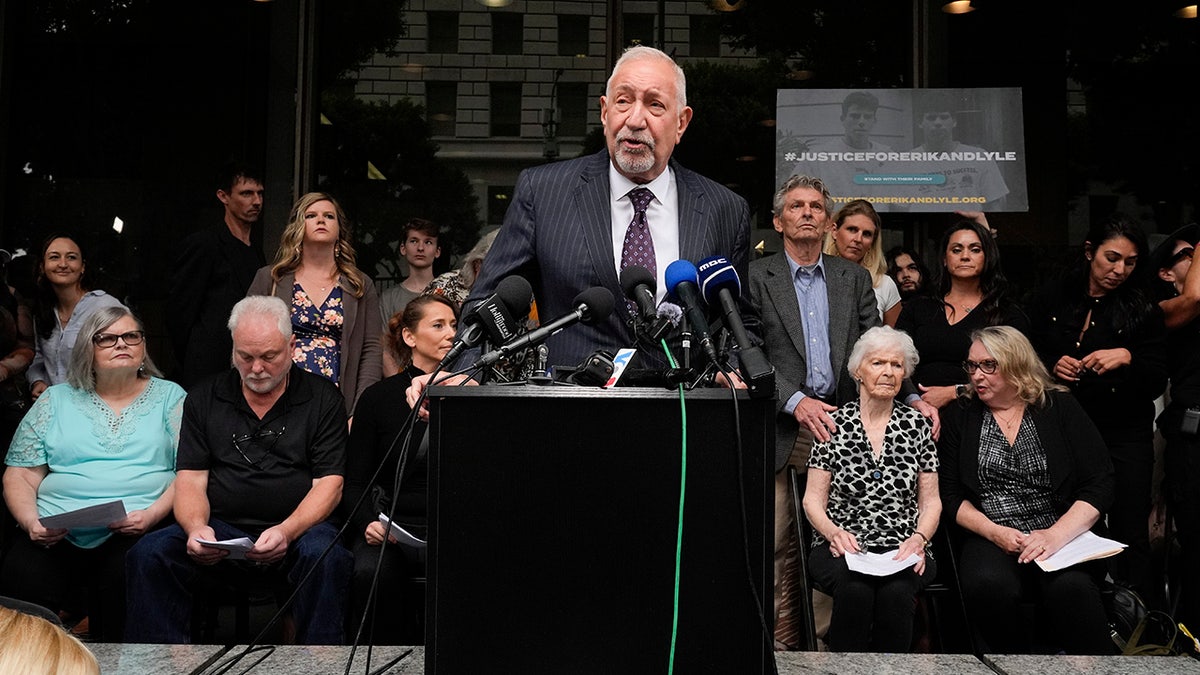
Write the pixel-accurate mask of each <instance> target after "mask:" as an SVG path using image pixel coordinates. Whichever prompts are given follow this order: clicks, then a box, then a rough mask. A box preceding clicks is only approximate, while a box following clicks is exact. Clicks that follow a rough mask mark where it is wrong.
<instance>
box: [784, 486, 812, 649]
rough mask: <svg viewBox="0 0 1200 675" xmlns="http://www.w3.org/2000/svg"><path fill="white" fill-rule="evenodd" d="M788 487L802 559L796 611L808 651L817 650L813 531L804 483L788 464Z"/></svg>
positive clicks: (798, 547)
mask: <svg viewBox="0 0 1200 675" xmlns="http://www.w3.org/2000/svg"><path fill="white" fill-rule="evenodd" d="M787 472H788V488H789V489H790V490H791V492H792V516H793V521H794V522H793V523H792V526H793V528H794V530H795V533H796V548H797V549H798V552H797V555H798V556H799V560H800V579H801V582H800V588H801V591H800V593H797V595H798V596H799V597H798V598H796V611H797V612H799V613H800V618H801V620H802V624H803V630H802V636H803V638H804V649H805V650H806V651H810V652H815V651H817V624H816V621H815V620H814V619H813V604H812V592H813V584H812V579H811V577H809V575H808V551H809V547H810V546H811V545H812V532H811V530H810V529H809V524H808V517H807V516H805V515H804V505H803V501H804V487H805V486H804V484H803V483H802V482H801V479H800V472H799V471H797V470H796V467H794V466H791V465H788V468H787Z"/></svg>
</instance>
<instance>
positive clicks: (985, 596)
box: [958, 532, 1123, 654]
mask: <svg viewBox="0 0 1200 675" xmlns="http://www.w3.org/2000/svg"><path fill="white" fill-rule="evenodd" d="M963 536H964V539H963V543H962V553H961V554H960V556H959V559H958V568H959V569H958V576H959V583H960V584H961V588H962V594H963V600H964V601H965V602H966V605H967V614H968V616H970V618H971V619H972V620H973V621H974V622H975V625H976V627H977V628H978V630H979V634H980V637H981V638H982V639H983V641H984V642H985V643H986V646H985V647H984V651H985V652H990V653H996V654H1029V653H1034V652H1035V647H1036V645H1046V646H1048V647H1049V648H1050V649H1053V650H1057V649H1062V650H1065V651H1066V652H1067V653H1068V654H1112V653H1113V652H1114V651H1115V650H1116V647H1115V645H1114V644H1113V642H1112V639H1111V638H1110V637H1109V634H1108V619H1107V615H1106V614H1105V611H1104V603H1103V601H1102V600H1101V597H1100V585H1101V583H1102V582H1103V579H1104V574H1105V565H1104V561H1102V560H1101V561H1093V562H1090V563H1081V564H1079V565H1073V566H1071V567H1068V568H1066V569H1064V570H1059V571H1057V572H1043V571H1042V569H1041V568H1040V567H1038V566H1037V564H1036V563H1025V564H1021V563H1018V562H1017V557H1016V556H1013V555H1009V554H1007V553H1005V552H1004V551H1002V550H1001V549H1000V547H998V546H996V545H995V544H993V543H992V542H990V541H988V540H986V539H984V538H982V537H979V536H977V535H975V534H972V533H969V532H967V533H964V535H963ZM1122 555H1123V554H1122ZM1026 599H1034V600H1036V601H1037V604H1038V614H1037V616H1038V617H1045V618H1046V619H1048V620H1047V621H1044V622H1043V621H1038V622H1036V623H1037V626H1038V629H1039V630H1041V632H1040V633H1039V634H1036V635H1034V636H1032V637H1033V638H1034V639H1031V636H1030V631H1029V626H1028V625H1027V623H1028V622H1027V620H1026V619H1025V618H1024V617H1022V616H1021V603H1022V602H1025V601H1026Z"/></svg>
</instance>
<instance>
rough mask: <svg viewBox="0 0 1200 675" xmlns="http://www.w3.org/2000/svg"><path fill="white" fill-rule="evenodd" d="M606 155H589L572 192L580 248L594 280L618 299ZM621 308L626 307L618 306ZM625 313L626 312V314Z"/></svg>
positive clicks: (606, 153)
mask: <svg viewBox="0 0 1200 675" xmlns="http://www.w3.org/2000/svg"><path fill="white" fill-rule="evenodd" d="M609 192H610V188H609V184H608V152H607V151H602V152H599V153H597V154H595V155H592V161H590V162H588V163H587V165H586V166H585V167H584V169H583V171H582V172H580V174H579V182H578V185H577V187H576V189H575V194H574V198H575V207H576V210H577V212H578V213H577V215H578V218H579V222H580V223H582V230H583V239H584V241H583V244H584V246H585V247H586V249H587V253H588V258H589V259H590V261H591V264H592V268H593V270H594V272H595V275H596V276H595V278H597V279H599V280H600V281H601V283H602V284H603V285H604V286H605V287H606V288H608V289H609V290H611V291H612V292H613V293H614V295H615V296H616V297H617V298H621V297H624V293H623V292H622V291H621V284H620V282H619V281H618V280H617V271H616V268H615V266H614V265H613V260H615V253H614V252H613V244H612V206H611V204H610V203H609V199H610V196H609ZM617 304H618V305H624V304H625V303H617ZM626 313H627V311H626Z"/></svg>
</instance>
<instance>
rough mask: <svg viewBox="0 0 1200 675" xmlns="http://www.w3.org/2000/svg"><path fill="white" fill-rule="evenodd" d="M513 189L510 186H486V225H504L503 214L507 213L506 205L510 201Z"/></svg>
mask: <svg viewBox="0 0 1200 675" xmlns="http://www.w3.org/2000/svg"><path fill="white" fill-rule="evenodd" d="M513 189H514V188H513V186H512V185H489V186H488V189H487V214H488V220H487V221H488V225H501V224H503V223H504V214H505V213H507V212H508V205H509V203H510V202H511V201H512V194H513Z"/></svg>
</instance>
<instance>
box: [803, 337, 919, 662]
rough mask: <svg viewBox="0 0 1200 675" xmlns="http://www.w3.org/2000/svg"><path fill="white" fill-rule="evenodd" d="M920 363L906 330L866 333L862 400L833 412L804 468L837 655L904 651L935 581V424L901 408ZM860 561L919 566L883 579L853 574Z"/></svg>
mask: <svg viewBox="0 0 1200 675" xmlns="http://www.w3.org/2000/svg"><path fill="white" fill-rule="evenodd" d="M917 360H918V357H917V350H916V347H914V346H913V341H912V338H910V337H909V336H908V335H907V334H906V333H904V332H903V331H897V330H894V329H892V328H889V327H887V326H880V327H877V328H872V329H870V330H868V331H867V332H865V333H863V335H862V337H861V338H859V340H858V342H857V343H855V345H854V349H853V350H851V352H850V358H849V360H848V363H847V368H848V369H849V371H850V374H851V375H852V376H853V377H854V380H855V381H856V382H857V383H858V392H859V398H858V401H855V402H852V403H848V404H846V405H844V406H842V407H841V408H839V409H837V410H836V411H834V412H833V414H832V417H833V420H834V422H835V423H836V424H837V432H836V433H835V434H834V435H833V438H832V439H830V440H829V441H826V442H821V443H817V444H816V445H814V446H813V450H812V457H811V458H810V459H809V462H808V486H807V488H806V489H805V493H804V512H805V514H806V515H807V516H808V520H809V522H810V523H812V527H813V530H814V531H815V533H816V534H815V536H814V538H813V549H812V552H811V553H810V555H809V566H810V569H811V571H812V576H813V579H814V580H815V581H816V583H817V585H818V586H819V587H820V588H821V590H823V591H825V592H826V593H829V594H830V595H832V596H833V615H832V617H831V620H830V625H829V633H828V641H829V647H830V649H832V650H833V651H855V652H866V651H877V652H906V651H908V650H909V648H910V646H911V643H912V631H913V611H914V609H915V607H916V604H915V602H914V596H915V595H916V593H917V591H919V590H921V589H922V588H924V587H925V585H926V584H927V583H928V582H929V581H930V580H932V579H933V577H934V575H935V574H936V570H935V569H934V565H933V559H932V558H927V557H926V556H925V546H926V544H928V543H929V539H930V538H931V537H933V533H934V531H936V530H937V526H938V518H939V517H940V515H941V510H942V507H941V501H940V500H939V499H938V478H937V468H938V462H937V450H936V447H935V446H934V443H933V438H932V436H931V427H930V424H929V420H927V419H926V418H925V417H924V416H923V415H921V414H920V413H919V412H917V411H916V410H913V409H912V408H909V407H908V406H906V405H902V404H899V403H897V402H896V400H895V399H896V396H897V394H898V393H899V392H900V383H901V381H902V380H903V379H904V378H905V377H908V376H909V375H910V374H912V371H913V368H914V367H915V366H916V364H917ZM863 553H885V554H889V555H887V556H886V557H889V558H891V559H892V560H904V559H906V558H908V557H909V556H915V557H916V563H915V564H914V565H910V566H908V567H905V568H904V569H901V570H899V571H896V572H892V573H890V574H885V575H883V576H876V575H868V574H864V573H860V572H855V571H852V570H851V569H850V568H849V566H848V560H847V557H849V556H856V555H860V554H863Z"/></svg>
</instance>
